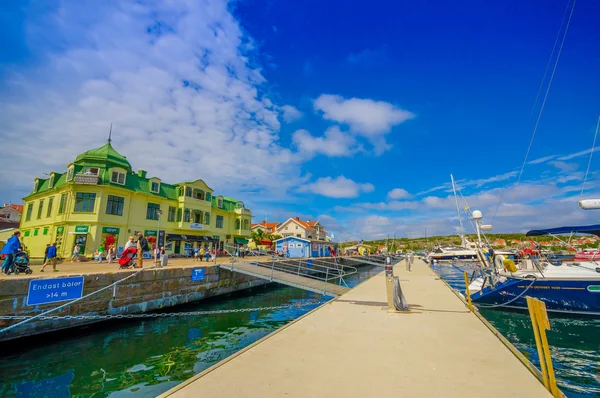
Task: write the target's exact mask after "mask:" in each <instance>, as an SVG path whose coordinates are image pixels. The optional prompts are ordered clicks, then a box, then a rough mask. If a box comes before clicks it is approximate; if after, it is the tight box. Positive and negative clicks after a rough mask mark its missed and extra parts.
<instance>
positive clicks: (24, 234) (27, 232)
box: [23, 231, 31, 236]
mask: <svg viewBox="0 0 600 398" xmlns="http://www.w3.org/2000/svg"><path fill="white" fill-rule="evenodd" d="M30 233H31V232H30V231H25V232H24V233H23V236H29V234H30Z"/></svg>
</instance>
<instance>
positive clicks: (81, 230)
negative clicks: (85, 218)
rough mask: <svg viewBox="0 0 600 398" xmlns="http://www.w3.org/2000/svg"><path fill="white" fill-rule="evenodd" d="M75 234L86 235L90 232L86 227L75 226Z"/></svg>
mask: <svg viewBox="0 0 600 398" xmlns="http://www.w3.org/2000/svg"><path fill="white" fill-rule="evenodd" d="M75 232H76V233H78V234H82V233H85V234H87V233H88V232H90V227H89V226H87V225H77V226H76V227H75Z"/></svg>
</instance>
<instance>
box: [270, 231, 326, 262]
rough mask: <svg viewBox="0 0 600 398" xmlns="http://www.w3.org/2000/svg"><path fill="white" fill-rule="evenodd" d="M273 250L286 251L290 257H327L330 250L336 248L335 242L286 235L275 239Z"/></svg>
mask: <svg viewBox="0 0 600 398" xmlns="http://www.w3.org/2000/svg"><path fill="white" fill-rule="evenodd" d="M273 243H274V244H275V252H277V253H287V256H288V257H290V258H308V257H329V256H331V254H332V253H331V251H332V250H334V251H335V250H337V244H335V243H332V242H325V241H322V240H311V239H304V238H299V237H297V236H288V237H284V238H281V239H277V240H276V241H274V242H273Z"/></svg>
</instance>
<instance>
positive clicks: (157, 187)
mask: <svg viewBox="0 0 600 398" xmlns="http://www.w3.org/2000/svg"><path fill="white" fill-rule="evenodd" d="M150 190H151V191H152V192H154V193H159V192H160V182H158V181H152V182H151V183H150Z"/></svg>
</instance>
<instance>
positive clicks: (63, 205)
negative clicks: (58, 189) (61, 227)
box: [58, 193, 68, 214]
mask: <svg viewBox="0 0 600 398" xmlns="http://www.w3.org/2000/svg"><path fill="white" fill-rule="evenodd" d="M67 195H68V194H66V193H63V194H62V195H60V203H59V204H58V214H63V213H64V212H65V208H66V206H67Z"/></svg>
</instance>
